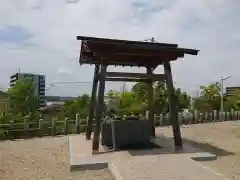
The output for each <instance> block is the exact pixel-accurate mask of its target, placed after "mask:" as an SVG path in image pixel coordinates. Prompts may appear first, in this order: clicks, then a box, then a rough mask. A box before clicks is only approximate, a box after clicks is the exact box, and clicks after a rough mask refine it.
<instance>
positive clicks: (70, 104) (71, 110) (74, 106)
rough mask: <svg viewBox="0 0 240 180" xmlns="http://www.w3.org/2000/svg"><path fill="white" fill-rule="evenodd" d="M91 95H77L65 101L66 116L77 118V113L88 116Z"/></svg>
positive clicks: (64, 111)
mask: <svg viewBox="0 0 240 180" xmlns="http://www.w3.org/2000/svg"><path fill="white" fill-rule="evenodd" d="M89 104H90V97H89V95H87V94H83V95H82V96H79V97H77V98H76V99H74V100H70V101H67V102H65V103H64V106H63V109H62V111H63V114H64V116H65V117H68V118H70V119H75V116H76V114H77V113H79V114H80V115H81V116H84V117H87V116H88V113H89Z"/></svg>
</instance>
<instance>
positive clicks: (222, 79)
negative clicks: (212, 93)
mask: <svg viewBox="0 0 240 180" xmlns="http://www.w3.org/2000/svg"><path fill="white" fill-rule="evenodd" d="M230 77H231V76H226V77H221V118H222V120H223V111H224V104H223V103H224V102H223V89H224V87H223V83H224V81H225V80H227V79H229V78H230Z"/></svg>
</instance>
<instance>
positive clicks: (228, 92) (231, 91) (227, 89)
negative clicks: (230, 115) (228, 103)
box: [226, 87, 240, 96]
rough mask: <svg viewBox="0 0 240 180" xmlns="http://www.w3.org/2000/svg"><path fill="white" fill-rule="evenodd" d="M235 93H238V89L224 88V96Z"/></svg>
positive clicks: (239, 89) (239, 88)
mask: <svg viewBox="0 0 240 180" xmlns="http://www.w3.org/2000/svg"><path fill="white" fill-rule="evenodd" d="M236 91H240V87H226V95H227V96H230V95H233V94H234V93H235V92H236Z"/></svg>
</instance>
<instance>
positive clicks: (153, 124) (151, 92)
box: [147, 67, 156, 137]
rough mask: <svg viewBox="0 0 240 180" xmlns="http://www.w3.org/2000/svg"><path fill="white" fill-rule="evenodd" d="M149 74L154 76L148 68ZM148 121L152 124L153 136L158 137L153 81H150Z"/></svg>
mask: <svg viewBox="0 0 240 180" xmlns="http://www.w3.org/2000/svg"><path fill="white" fill-rule="evenodd" d="M147 74H148V75H150V74H152V68H150V67H147ZM147 84H148V111H149V113H148V120H149V121H150V123H151V136H152V137H156V133H155V122H154V113H153V101H154V99H153V83H152V80H151V79H149V80H148V82H147Z"/></svg>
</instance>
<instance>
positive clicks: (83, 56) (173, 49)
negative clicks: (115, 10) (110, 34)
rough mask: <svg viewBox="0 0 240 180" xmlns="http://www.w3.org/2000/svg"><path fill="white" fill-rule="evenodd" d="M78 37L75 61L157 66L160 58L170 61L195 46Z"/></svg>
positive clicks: (195, 53) (195, 52) (182, 55)
mask: <svg viewBox="0 0 240 180" xmlns="http://www.w3.org/2000/svg"><path fill="white" fill-rule="evenodd" d="M77 40H81V41H82V43H81V51H80V58H79V63H80V64H81V65H82V64H100V63H105V64H108V65H122V66H139V67H141V66H143V67H153V68H155V67H157V66H158V65H161V64H163V61H165V60H167V61H174V60H176V59H178V58H183V57H184V55H185V54H189V55H197V54H198V52H199V50H196V49H186V48H179V47H178V45H177V44H167V43H154V42H141V41H127V40H117V39H105V38H96V37H86V36H77Z"/></svg>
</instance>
